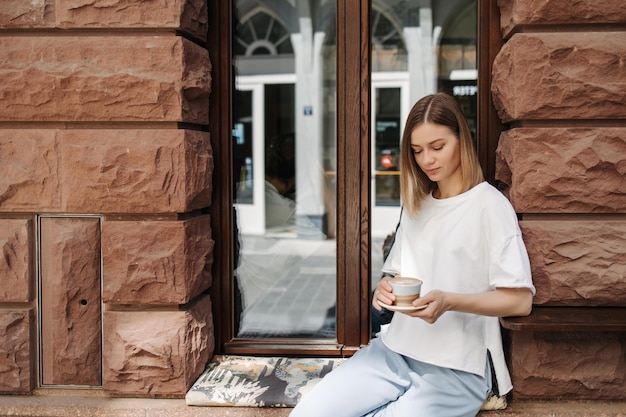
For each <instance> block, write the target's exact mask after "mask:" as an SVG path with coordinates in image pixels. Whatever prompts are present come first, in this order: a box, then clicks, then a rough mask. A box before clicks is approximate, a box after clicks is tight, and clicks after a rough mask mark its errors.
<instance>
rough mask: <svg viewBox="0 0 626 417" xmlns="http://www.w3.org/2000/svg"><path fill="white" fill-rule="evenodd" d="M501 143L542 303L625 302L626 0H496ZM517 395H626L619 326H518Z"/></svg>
mask: <svg viewBox="0 0 626 417" xmlns="http://www.w3.org/2000/svg"><path fill="white" fill-rule="evenodd" d="M498 6H499V8H500V13H501V30H502V36H503V39H504V40H505V43H504V46H503V47H502V49H501V51H500V52H499V54H498V55H497V57H496V59H495V62H494V65H493V75H492V95H493V99H494V103H495V106H496V109H497V111H498V114H499V116H500V118H501V120H502V121H503V122H504V123H505V124H506V126H507V129H506V130H505V131H504V132H503V133H502V134H501V136H500V142H499V146H498V150H497V154H498V156H497V158H498V159H497V167H496V179H497V180H499V181H501V183H502V184H503V185H504V189H505V192H506V193H507V194H508V196H509V197H510V200H511V202H512V203H513V205H514V207H515V209H516V211H517V212H518V213H520V214H521V215H522V221H521V222H520V225H521V228H522V232H523V234H524V239H525V241H526V244H527V247H528V251H529V256H530V258H531V266H532V271H533V277H534V281H535V284H536V287H537V296H536V298H535V304H537V305H543V306H579V307H593V306H614V307H618V306H621V307H623V306H624V305H626V261H625V259H626V181H624V178H625V177H626V104H625V103H626V63H625V60H624V57H626V32H625V31H624V29H626V3H624V1H623V0H607V1H602V2H597V1H594V0H583V1H576V2H571V1H568V0H512V1H511V0H498ZM512 338H513V344H512V347H511V348H512V372H513V382H514V394H515V395H516V396H517V397H520V398H524V397H526V398H537V397H557V398H565V397H571V398H622V399H623V398H624V391H623V387H624V384H625V383H626V362H625V360H624V358H625V357H626V341H625V338H624V335H623V334H606V333H596V332H594V333H583V334H576V333H572V334H561V335H559V334H549V333H545V332H543V333H542V332H527V333H520V332H514V334H513V335H512Z"/></svg>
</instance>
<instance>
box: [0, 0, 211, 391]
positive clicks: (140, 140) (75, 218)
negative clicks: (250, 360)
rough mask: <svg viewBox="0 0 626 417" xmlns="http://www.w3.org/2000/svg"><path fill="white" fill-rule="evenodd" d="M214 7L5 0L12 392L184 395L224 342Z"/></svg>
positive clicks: (3, 88)
mask: <svg viewBox="0 0 626 417" xmlns="http://www.w3.org/2000/svg"><path fill="white" fill-rule="evenodd" d="M207 21H208V16H207V4H206V1H204V0H152V1H135V0H112V1H106V2H98V1H95V2H93V1H91V2H85V1H82V0H39V1H23V0H4V1H3V2H2V7H1V8H0V56H2V59H1V60H0V73H1V74H2V76H1V77H0V103H1V104H2V105H0V167H1V170H2V175H0V247H1V248H2V255H3V256H1V257H0V392H2V393H29V392H31V391H32V390H34V389H35V388H37V387H38V386H40V385H41V384H43V385H45V386H48V385H50V386H76V387H84V386H96V387H102V388H103V389H104V390H105V391H106V392H107V393H109V394H110V395H124V396H153V397H155V396H161V397H181V396H183V395H184V394H185V393H186V391H187V389H188V388H189V387H190V386H191V384H192V383H193V382H194V381H195V379H196V378H197V377H198V375H199V374H200V372H201V371H202V370H203V368H204V366H205V364H206V362H207V361H208V359H209V357H210V356H211V355H212V353H213V349H214V342H213V340H214V339H213V323H212V315H211V302H210V299H209V297H208V295H207V293H206V290H207V289H208V288H209V287H210V285H211V264H212V261H213V258H212V255H213V240H212V236H211V226H210V219H209V216H208V215H206V214H204V213H206V211H207V210H206V208H207V207H209V205H210V204H211V191H212V185H211V184H212V170H213V156H212V152H211V146H210V138H209V134H208V133H207V130H208V129H207V126H208V97H209V93H210V84H211V77H210V74H211V63H210V60H209V54H208V51H207V49H206V40H207V39H206V36H207ZM38 277H40V279H39V278H38ZM41 348H42V351H41V360H40V359H38V352H39V351H40V349H41ZM39 369H41V373H42V376H40V371H39ZM82 369H90V370H91V371H94V370H95V372H89V373H85V372H84V371H82Z"/></svg>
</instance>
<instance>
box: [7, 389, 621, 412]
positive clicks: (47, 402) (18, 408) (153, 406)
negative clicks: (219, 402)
mask: <svg viewBox="0 0 626 417" xmlns="http://www.w3.org/2000/svg"><path fill="white" fill-rule="evenodd" d="M624 410H626V402H622V401H620V402H611V401H597V402H589V401H585V402H583V401H568V402H559V401H551V402H522V401H518V402H515V401H514V402H513V403H511V404H510V405H509V407H508V408H507V409H506V410H503V411H485V412H482V413H479V416H481V417H541V416H545V417H583V416H585V417H594V416H597V417H600V416H601V417H623V416H624ZM290 411H291V409H289V408H239V407H189V406H187V405H186V404H185V400H182V399H181V400H161V399H137V398H107V397H103V396H102V394H100V393H99V392H98V391H94V392H92V393H81V395H72V394H71V393H69V392H67V391H66V392H65V393H54V394H51V393H49V392H43V393H41V392H39V393H36V394H35V395H32V396H0V416H15V417H61V416H63V417H65V416H72V415H80V416H85V417H91V416H99V417H106V416H116V417H131V416H132V417H134V416H142V417H145V416H150V417H166V416H175V417H199V416H204V417H218V416H219V417H221V416H228V417H256V416H262V417H287V416H288V415H289V412H290Z"/></svg>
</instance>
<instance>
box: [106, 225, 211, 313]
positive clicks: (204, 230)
mask: <svg viewBox="0 0 626 417" xmlns="http://www.w3.org/2000/svg"><path fill="white" fill-rule="evenodd" d="M102 240H103V251H102V257H103V268H104V271H105V276H104V283H103V290H102V291H103V300H104V302H106V303H115V304H135V305H137V304H184V303H187V302H188V301H189V300H191V299H192V298H193V297H195V296H197V295H198V294H200V293H201V292H202V291H204V290H205V289H207V288H209V287H210V285H211V265H212V264H213V244H214V242H213V240H212V239H211V223H210V218H209V216H200V217H196V218H193V219H191V220H185V221H137V222H133V221H120V222H115V221H106V222H105V223H104V226H103V233H102Z"/></svg>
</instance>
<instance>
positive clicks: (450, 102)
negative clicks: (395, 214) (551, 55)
mask: <svg viewBox="0 0 626 417" xmlns="http://www.w3.org/2000/svg"><path fill="white" fill-rule="evenodd" d="M401 152H402V154H401V174H400V175H401V177H400V180H401V185H402V187H401V193H402V201H403V205H404V211H403V215H402V219H401V221H400V227H399V228H398V231H397V235H396V241H395V243H394V246H393V248H392V249H391V253H390V254H389V257H388V258H387V260H386V261H385V263H384V265H383V272H386V273H389V274H392V275H402V276H410V277H417V278H420V279H421V280H422V281H423V285H422V296H421V297H420V298H418V299H417V300H415V301H414V302H413V306H414V307H415V310H412V311H400V313H398V312H396V314H394V317H393V320H392V321H391V323H390V324H389V325H388V326H384V327H383V329H382V330H381V332H380V333H379V335H378V337H376V338H375V339H373V340H372V342H371V343H370V344H369V345H368V346H367V347H365V348H363V349H361V350H360V351H359V352H357V353H356V354H355V355H354V356H353V357H352V358H350V359H349V360H348V361H346V362H345V363H344V364H343V365H341V366H340V367H339V368H337V369H336V370H334V371H333V372H331V373H330V374H328V375H327V376H326V377H325V378H324V379H323V380H322V381H321V382H320V383H319V384H318V385H317V386H316V387H315V388H314V389H313V390H312V391H311V392H310V393H309V394H308V395H306V396H305V397H303V398H302V400H301V401H300V403H299V404H298V406H297V407H296V408H295V409H294V411H293V412H292V414H291V416H292V417H301V416H316V417H317V416H331V415H332V416H334V417H341V416H396V417H398V416H399V417H403V416H412V417H418V416H427V417H434V416H436V417H445V416H450V417H452V416H475V415H476V414H477V413H478V411H479V410H480V407H481V405H482V403H483V402H484V400H485V399H486V398H487V395H488V393H489V391H490V390H491V389H492V385H491V383H492V372H493V373H494V374H495V377H496V381H497V388H499V394H500V395H503V394H504V393H506V392H508V391H510V390H511V388H512V386H511V381H510V377H509V374H508V370H507V368H506V364H505V361H504V354H503V351H502V341H501V336H500V327H499V323H498V317H502V316H522V315H528V314H529V313H530V310H531V306H532V298H533V295H534V293H535V288H534V286H533V284H532V279H531V275H530V265H529V262H528V255H527V253H526V249H525V247H524V243H523V241H522V238H521V232H520V230H519V226H518V224H517V217H516V215H515V212H514V210H513V208H512V207H511V205H510V203H509V201H508V200H507V199H506V198H505V197H504V196H503V195H502V194H501V193H500V192H499V191H498V190H496V189H495V188H493V187H492V186H491V185H489V184H488V183H486V182H484V180H483V176H482V171H481V169H480V166H479V163H478V160H477V158H476V153H475V151H474V149H473V144H472V139H471V134H470V131H469V128H468V126H467V122H466V120H465V118H464V117H463V114H462V112H461V110H460V108H459V106H458V104H457V102H456V100H455V99H454V98H453V97H451V96H449V95H447V94H442V93H439V94H435V95H430V96H427V97H424V98H423V99H421V100H420V101H418V102H417V103H416V104H415V106H414V107H413V109H412V110H411V112H410V114H409V116H408V119H407V122H406V126H405V129H404V133H403V137H402V145H401ZM387 281H388V278H383V279H382V280H381V281H380V282H379V283H378V284H377V286H376V290H375V291H374V296H373V299H372V305H373V307H374V308H376V309H377V310H380V309H381V308H382V305H381V304H384V305H388V306H390V305H392V304H393V302H394V299H395V298H394V295H393V294H392V292H391V287H390V285H389V283H388V282H387ZM392 308H393V307H392ZM491 364H493V365H491ZM492 366H493V369H492Z"/></svg>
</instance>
